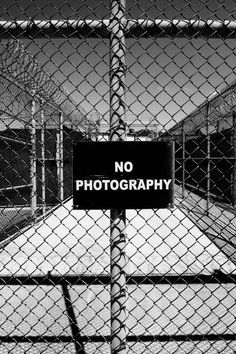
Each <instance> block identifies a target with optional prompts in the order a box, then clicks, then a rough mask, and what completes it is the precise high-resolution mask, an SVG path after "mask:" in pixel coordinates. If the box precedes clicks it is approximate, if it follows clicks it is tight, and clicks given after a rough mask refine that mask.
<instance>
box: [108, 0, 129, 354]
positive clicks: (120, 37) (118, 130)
mask: <svg viewBox="0 0 236 354" xmlns="http://www.w3.org/2000/svg"><path fill="white" fill-rule="evenodd" d="M124 13H125V0H111V19H110V33H111V34H110V141H111V142H113V141H124V140H126V125H125V121H124V119H125V37H124V26H123V21H124V20H125V19H124ZM125 243H126V235H125V210H118V209H111V353H112V354H117V353H119V354H125V353H126V323H125V322H126V276H125V267H126V254H125Z"/></svg>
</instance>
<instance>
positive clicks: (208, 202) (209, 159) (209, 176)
mask: <svg viewBox="0 0 236 354" xmlns="http://www.w3.org/2000/svg"><path fill="white" fill-rule="evenodd" d="M209 114H210V103H209V102H208V104H207V116H206V139H207V141H206V143H207V147H206V150H207V151H206V158H207V173H206V178H207V187H206V212H207V214H208V212H209V205H210V196H211V137H210V129H209V124H210V121H209Z"/></svg>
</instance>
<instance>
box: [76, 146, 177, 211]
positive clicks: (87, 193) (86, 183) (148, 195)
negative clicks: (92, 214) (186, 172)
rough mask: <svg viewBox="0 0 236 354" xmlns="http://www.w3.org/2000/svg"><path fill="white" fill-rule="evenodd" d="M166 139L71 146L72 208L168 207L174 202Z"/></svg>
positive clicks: (171, 157) (169, 152)
mask: <svg viewBox="0 0 236 354" xmlns="http://www.w3.org/2000/svg"><path fill="white" fill-rule="evenodd" d="M172 155H173V154H172V147H171V144H170V143H167V142H81V143H77V144H76V145H74V150H73V203H74V209H147V208H167V207H169V206H170V205H171V204H172V203H173V183H174V181H173V168H172V165H173V164H172V161H173V156H172Z"/></svg>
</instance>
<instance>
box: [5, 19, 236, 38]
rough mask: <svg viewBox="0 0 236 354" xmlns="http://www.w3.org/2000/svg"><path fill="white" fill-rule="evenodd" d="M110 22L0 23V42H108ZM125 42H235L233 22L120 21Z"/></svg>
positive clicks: (50, 21)
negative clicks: (198, 39)
mask: <svg viewBox="0 0 236 354" xmlns="http://www.w3.org/2000/svg"><path fill="white" fill-rule="evenodd" d="M111 21H112V19H111V20H110V19H103V20H90V19H84V20H32V19H30V20H27V21H23V20H18V21H16V20H13V21H0V39H9V38H18V39H19V38H30V39H32V38H85V37H86V38H109V36H110V32H111V27H112V22H111ZM122 23H123V26H124V34H125V36H126V38H133V37H134V38H137V37H138V38H146V37H150V36H151V37H159V38H160V37H170V38H183V37H184V38H185V37H189V38H190V37H204V38H221V39H227V38H236V21H229V20H224V21H222V20H186V19H174V20H168V19H125V18H124V19H123V21H122Z"/></svg>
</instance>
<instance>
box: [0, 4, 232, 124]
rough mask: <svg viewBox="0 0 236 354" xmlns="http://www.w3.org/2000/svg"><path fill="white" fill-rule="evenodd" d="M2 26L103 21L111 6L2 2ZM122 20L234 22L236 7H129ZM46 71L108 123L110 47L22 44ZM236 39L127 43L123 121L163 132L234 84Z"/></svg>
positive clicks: (68, 43)
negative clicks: (146, 124) (28, 22)
mask: <svg viewBox="0 0 236 354" xmlns="http://www.w3.org/2000/svg"><path fill="white" fill-rule="evenodd" d="M1 3H2V10H1V12H0V17H1V19H17V20H22V19H24V20H26V19H29V18H33V19H59V20H60V19H78V18H86V19H95V18H98V19H102V18H108V17H109V1H99V0H90V1H82V0H81V1H79V0H71V1H69V0H68V1H64V0H52V1H48V0H34V1H30V0H21V1H19V0H16V1H14V2H13V3H11V4H9V1H7V0H2V1H1ZM127 18H159V19H173V18H175V19H176V18H179V19H184V18H185V19H199V18H202V19H214V20H215V19H222V20H225V19H227V20H235V18H236V12H235V1H234V0H228V1H222V0H214V1H213V0H212V1H211V0H210V1H201V0H178V1H177V0H176V1H174V0H173V1H168V0H160V1H154V0H149V1H148V0H140V1H134V0H132V1H131V0H127ZM23 42H24V44H25V46H26V47H27V49H28V50H29V52H30V53H32V54H33V55H35V57H36V59H37V60H38V61H39V62H40V63H41V65H42V66H43V68H46V69H47V70H48V71H50V72H51V73H53V75H54V76H55V77H56V78H57V79H58V80H59V81H60V82H61V83H62V84H63V86H65V87H66V88H67V90H68V91H69V92H70V93H71V95H72V96H73V98H74V99H75V100H76V101H77V102H78V104H79V105H81V106H82V107H83V108H84V109H85V110H86V111H87V112H88V113H90V112H92V111H97V112H98V113H99V114H100V115H101V116H102V117H103V118H104V119H105V120H106V121H107V122H108V121H109V43H108V41H107V40H97V39H86V40H77V39H69V40H68V39H39V40H34V41H29V40H23ZM235 49H236V40H232V39H231V40H220V39H210V40H208V41H206V40H204V39H201V38H192V39H191V40H189V39H188V38H186V39H185V38H184V39H175V40H172V39H169V38H159V39H156V40H153V39H141V40H136V39H127V40H126V53H127V54H126V65H127V75H126V105H127V112H126V114H127V117H128V118H137V119H138V120H140V121H141V122H142V121H143V119H145V118H149V117H150V118H151V120H153V121H156V122H157V123H158V124H160V129H163V128H164V129H168V128H169V127H170V126H172V125H173V124H175V123H176V122H177V121H179V120H181V119H183V118H184V117H185V116H186V115H188V114H189V113H190V112H191V111H193V110H194V109H196V108H197V106H199V105H200V104H201V103H202V102H203V101H204V100H205V99H206V98H207V97H209V96H210V94H211V93H212V92H214V91H216V90H217V91H219V90H220V89H222V88H223V87H225V86H226V85H227V84H230V83H231V82H232V81H233V80H235Z"/></svg>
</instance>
